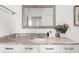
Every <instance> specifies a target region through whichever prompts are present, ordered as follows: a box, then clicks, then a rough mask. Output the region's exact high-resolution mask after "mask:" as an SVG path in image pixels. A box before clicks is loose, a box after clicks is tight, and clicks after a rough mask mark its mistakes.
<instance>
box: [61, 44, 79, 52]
mask: <svg viewBox="0 0 79 59" xmlns="http://www.w3.org/2000/svg"><path fill="white" fill-rule="evenodd" d="M62 52H66V53H78V52H79V45H64V46H62Z"/></svg>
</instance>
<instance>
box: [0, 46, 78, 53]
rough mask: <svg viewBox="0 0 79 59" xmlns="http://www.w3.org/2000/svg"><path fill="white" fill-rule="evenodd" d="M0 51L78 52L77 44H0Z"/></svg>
mask: <svg viewBox="0 0 79 59" xmlns="http://www.w3.org/2000/svg"><path fill="white" fill-rule="evenodd" d="M0 52H1V53H78V52H79V45H0Z"/></svg>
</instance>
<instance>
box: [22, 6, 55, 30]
mask: <svg viewBox="0 0 79 59" xmlns="http://www.w3.org/2000/svg"><path fill="white" fill-rule="evenodd" d="M24 8H54V10H53V12H54V13H53V14H54V20H52V22H53V23H54V24H53V25H52V26H23V13H24V11H23V9H24ZM55 26H56V8H55V5H22V28H23V29H26V28H27V29H41V28H43V29H48V28H55Z"/></svg>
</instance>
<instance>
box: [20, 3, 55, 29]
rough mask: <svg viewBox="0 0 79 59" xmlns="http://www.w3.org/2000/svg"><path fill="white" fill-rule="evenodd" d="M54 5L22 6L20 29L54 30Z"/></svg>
mask: <svg viewBox="0 0 79 59" xmlns="http://www.w3.org/2000/svg"><path fill="white" fill-rule="evenodd" d="M54 26H55V6H54V5H23V6H22V28H54Z"/></svg>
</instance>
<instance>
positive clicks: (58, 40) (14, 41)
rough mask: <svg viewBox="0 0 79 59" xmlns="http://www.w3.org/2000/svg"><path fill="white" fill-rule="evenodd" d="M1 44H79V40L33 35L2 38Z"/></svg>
mask: <svg viewBox="0 0 79 59" xmlns="http://www.w3.org/2000/svg"><path fill="white" fill-rule="evenodd" d="M0 44H10V45H11V44H12V45H15V44H21V45H25V44H27V45H78V44H79V42H76V41H74V40H71V39H69V38H56V37H49V38H33V37H30V38H28V37H16V38H9V39H0Z"/></svg>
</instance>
